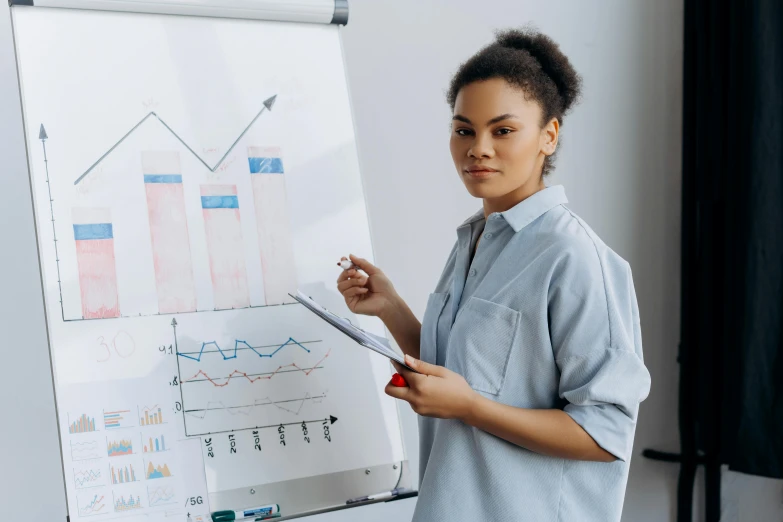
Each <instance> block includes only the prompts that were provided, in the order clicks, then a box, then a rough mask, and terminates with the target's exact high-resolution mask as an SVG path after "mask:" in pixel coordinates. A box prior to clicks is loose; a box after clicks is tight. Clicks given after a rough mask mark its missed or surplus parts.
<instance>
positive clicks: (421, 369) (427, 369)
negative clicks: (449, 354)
mask: <svg viewBox="0 0 783 522" xmlns="http://www.w3.org/2000/svg"><path fill="white" fill-rule="evenodd" d="M405 364H407V365H408V366H410V367H411V368H413V369H414V370H416V372H418V373H420V374H422V375H434V376H436V377H442V376H443V369H444V368H443V367H442V366H438V365H435V364H430V363H427V362H424V361H420V360H419V359H414V358H413V357H411V356H410V355H406V356H405ZM406 371H408V373H413V374H414V375H415V373H414V372H411V371H409V370H406ZM403 377H405V378H406V379H407V378H408V377H407V376H406V375H403Z"/></svg>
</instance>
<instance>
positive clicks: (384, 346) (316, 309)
mask: <svg viewBox="0 0 783 522" xmlns="http://www.w3.org/2000/svg"><path fill="white" fill-rule="evenodd" d="M296 294H297V295H292V294H288V295H290V296H291V297H293V298H294V299H296V300H297V301H298V302H299V303H301V304H302V305H303V306H304V307H305V308H307V309H308V310H310V311H311V312H313V313H314V314H315V315H317V316H318V317H320V318H321V319H323V320H324V321H326V322H327V323H329V324H331V325H332V326H334V327H335V328H337V329H338V330H340V331H341V332H343V333H344V334H345V335H347V336H348V337H350V338H351V339H353V340H354V341H356V342H357V343H359V344H360V345H362V346H364V347H365V348H369V349H370V350H372V351H374V352H377V353H379V354H381V355H383V356H385V357H388V358H389V359H391V360H392V361H394V362H396V363H398V364H401V365H402V366H404V367H405V368H407V369H409V370H410V371H416V370H414V369H413V368H411V367H410V366H408V365H407V364H405V359H404V358H403V356H402V355H400V354H398V353H397V352H395V351H394V349H393V348H392V347H391V345H390V344H389V341H388V339H385V338H383V337H380V336H378V335H375V334H372V333H370V332H366V331H364V330H362V329H361V328H359V327H357V326H354V324H353V323H351V321H349V320H348V319H346V318H344V317H340V316H339V315H336V314H334V313H332V312H330V311H329V310H327V309H326V308H324V307H323V306H321V305H320V304H318V303H316V302H315V301H313V300H312V299H311V298H310V297H309V296H307V295H305V294H303V293H302V291H301V290H298V291H297V292H296Z"/></svg>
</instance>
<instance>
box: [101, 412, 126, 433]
mask: <svg viewBox="0 0 783 522" xmlns="http://www.w3.org/2000/svg"><path fill="white" fill-rule="evenodd" d="M129 413H130V410H117V411H106V410H104V411H103V425H104V427H105V428H106V429H107V430H112V429H118V428H127V427H128V426H129V424H128V423H129V422H131V421H130V419H129V418H128V417H127V414H129ZM131 425H132V424H131Z"/></svg>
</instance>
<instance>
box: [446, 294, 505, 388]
mask: <svg viewBox="0 0 783 522" xmlns="http://www.w3.org/2000/svg"><path fill="white" fill-rule="evenodd" d="M518 325H519V312H517V311H516V310H512V309H511V308H508V307H506V306H503V305H499V304H496V303H492V302H490V301H485V300H483V299H479V298H477V297H471V298H470V299H468V302H467V303H465V304H464V305H463V308H462V309H461V310H460V312H459V314H458V315H457V319H456V321H455V322H454V326H453V327H452V329H451V335H450V336H449V351H448V364H447V366H448V367H449V368H451V369H452V370H454V371H456V372H458V373H460V374H462V376H463V377H465V380H466V381H468V384H470V385H471V386H472V387H473V389H474V390H476V391H480V392H484V393H488V394H491V395H497V394H498V393H500V390H501V388H502V387H503V381H504V380H505V378H506V371H507V369H508V359H509V355H510V354H511V347H512V346H513V345H514V341H515V338H516V332H517V327H518Z"/></svg>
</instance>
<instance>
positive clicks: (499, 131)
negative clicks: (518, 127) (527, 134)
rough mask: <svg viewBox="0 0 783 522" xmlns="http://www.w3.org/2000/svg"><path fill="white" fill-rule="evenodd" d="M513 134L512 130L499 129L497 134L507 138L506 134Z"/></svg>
mask: <svg viewBox="0 0 783 522" xmlns="http://www.w3.org/2000/svg"><path fill="white" fill-rule="evenodd" d="M511 132H512V131H511V129H498V130H497V132H496V133H497V134H499V135H501V136H505V135H506V134H510V133H511Z"/></svg>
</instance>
